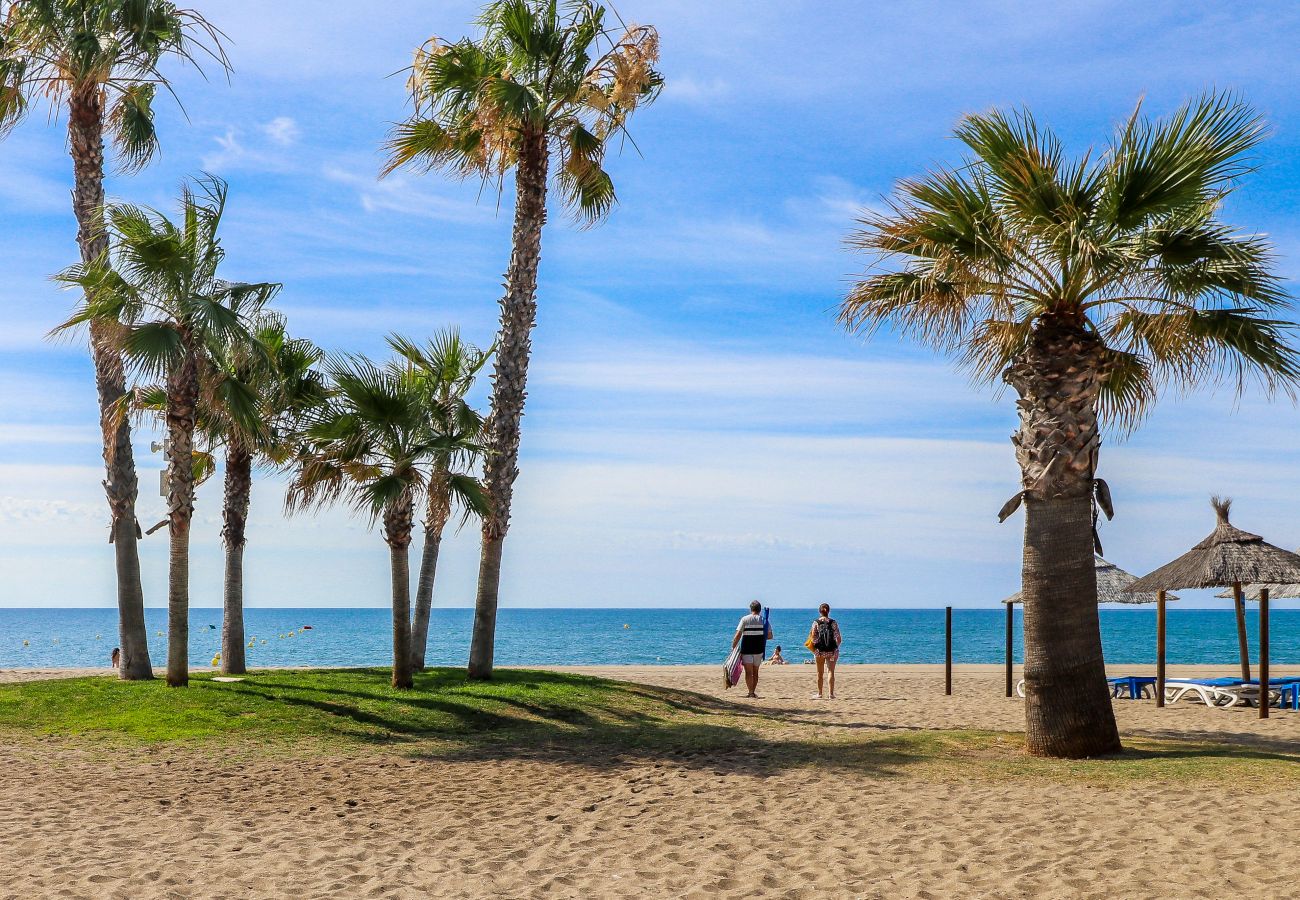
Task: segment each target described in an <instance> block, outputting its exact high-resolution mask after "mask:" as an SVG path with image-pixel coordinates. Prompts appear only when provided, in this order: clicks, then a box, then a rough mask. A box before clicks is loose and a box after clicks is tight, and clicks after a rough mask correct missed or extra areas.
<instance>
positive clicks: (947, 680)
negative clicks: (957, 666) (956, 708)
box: [943, 606, 952, 694]
mask: <svg viewBox="0 0 1300 900" xmlns="http://www.w3.org/2000/svg"><path fill="white" fill-rule="evenodd" d="M943 644H944V659H943V692H944V693H945V694H951V693H952V607H951V606H947V607H944V613H943Z"/></svg>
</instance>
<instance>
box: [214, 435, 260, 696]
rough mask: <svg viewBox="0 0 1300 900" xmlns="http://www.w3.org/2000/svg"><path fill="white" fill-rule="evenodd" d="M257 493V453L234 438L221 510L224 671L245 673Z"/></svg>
mask: <svg viewBox="0 0 1300 900" xmlns="http://www.w3.org/2000/svg"><path fill="white" fill-rule="evenodd" d="M252 492H253V454H252V453H250V452H249V450H248V448H247V447H246V446H245V445H244V443H243V441H240V440H238V439H234V440H232V441H230V445H229V448H228V449H227V450H226V483H225V498H224V502H223V506H222V510H221V517H222V523H223V524H222V528H221V539H222V541H223V542H224V543H225V545H226V577H225V584H224V586H223V587H224V590H223V592H222V593H223V598H222V599H223V603H222V605H223V606H224V609H223V615H222V621H221V671H222V672H223V673H224V674H226V675H242V674H244V673H245V672H246V671H248V669H247V664H246V662H245V658H244V543H245V540H244V535H245V531H246V529H247V525H248V505H249V499H250V497H251V495H252Z"/></svg>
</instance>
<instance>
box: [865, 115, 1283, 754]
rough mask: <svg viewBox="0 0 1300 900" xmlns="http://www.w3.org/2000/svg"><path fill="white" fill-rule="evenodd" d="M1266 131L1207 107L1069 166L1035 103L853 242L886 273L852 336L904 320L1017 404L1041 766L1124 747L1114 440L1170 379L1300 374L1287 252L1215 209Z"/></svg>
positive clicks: (1032, 729) (983, 125)
mask: <svg viewBox="0 0 1300 900" xmlns="http://www.w3.org/2000/svg"><path fill="white" fill-rule="evenodd" d="M1264 131H1265V128H1264V123H1263V122H1262V121H1261V120H1260V119H1259V118H1258V117H1257V116H1256V115H1255V114H1254V113H1253V112H1252V111H1251V110H1250V109H1249V108H1247V107H1246V106H1244V105H1243V104H1242V103H1241V102H1239V101H1238V100H1236V99H1234V98H1232V97H1228V96H1219V95H1214V94H1208V95H1205V96H1203V97H1201V98H1199V99H1196V100H1193V101H1190V102H1188V103H1186V104H1185V105H1183V106H1182V107H1181V108H1180V109H1179V110H1178V111H1177V112H1176V113H1174V115H1172V116H1170V117H1168V118H1165V119H1160V120H1154V121H1153V120H1150V119H1147V118H1145V117H1143V116H1142V115H1141V110H1140V109H1139V110H1137V111H1135V112H1134V114H1133V115H1132V116H1131V117H1130V118H1129V119H1128V120H1127V121H1126V122H1125V123H1124V124H1123V125H1122V126H1121V127H1120V128H1119V129H1118V130H1117V132H1116V134H1115V136H1114V137H1113V138H1112V139H1111V140H1110V142H1109V144H1108V146H1107V148H1106V150H1105V152H1103V153H1101V154H1099V155H1096V154H1093V153H1088V154H1085V155H1083V156H1082V157H1076V158H1069V157H1067V156H1066V154H1065V152H1064V150H1063V149H1062V146H1061V142H1060V141H1059V140H1058V139H1057V137H1056V136H1055V135H1054V134H1053V133H1052V132H1051V131H1050V130H1048V129H1045V128H1042V127H1040V126H1039V125H1038V124H1037V123H1036V122H1035V120H1034V119H1033V117H1032V116H1031V115H1030V114H1029V113H1028V112H1019V113H1015V114H1010V115H1008V114H1004V113H1001V112H991V113H988V114H985V115H973V116H968V117H966V118H964V119H963V120H962V121H961V122H960V124H959V125H958V127H957V129H956V135H957V137H958V139H959V140H961V141H962V142H963V143H964V144H965V145H966V147H967V148H968V149H969V150H970V152H971V154H972V155H971V157H970V158H969V159H968V160H967V161H966V162H965V164H964V165H963V166H962V167H961V168H959V169H957V170H946V169H941V170H938V171H934V172H931V173H929V174H927V175H926V176H925V177H923V178H920V179H916V180H910V181H904V182H902V183H901V184H900V185H899V186H898V189H897V192H896V194H895V197H894V199H893V200H892V201H891V204H890V207H889V209H888V210H887V211H884V212H868V213H866V214H865V215H864V216H863V218H862V220H861V221H862V225H863V228H862V229H861V230H860V231H858V232H857V233H855V234H854V235H853V237H852V239H851V240H852V243H853V244H855V245H856V246H858V247H859V248H862V249H865V250H869V251H873V252H874V253H876V254H879V259H880V261H881V263H882V264H881V265H879V267H878V268H877V269H876V270H875V271H874V272H873V273H871V274H869V276H867V277H865V278H864V279H863V280H862V281H860V282H859V283H858V284H857V285H856V286H855V287H854V288H853V290H852V291H851V292H850V293H849V295H848V297H847V298H846V299H845V300H844V302H843V306H842V308H841V311H840V318H841V320H842V321H843V322H844V324H845V325H846V326H847V327H848V328H850V329H852V330H855V331H860V332H865V333H870V332H872V331H874V330H875V329H876V328H878V327H881V326H884V325H888V326H891V327H893V328H894V329H896V330H897V331H898V332H899V333H902V334H906V335H910V336H912V337H913V338H916V339H918V340H920V341H921V342H923V343H926V344H928V345H930V346H932V347H935V348H937V349H939V350H942V351H944V352H947V353H950V354H952V355H954V356H956V357H957V358H958V359H959V360H960V362H961V363H962V364H964V365H965V366H966V367H967V368H968V369H969V370H970V371H971V372H972V373H973V374H974V375H975V376H976V377H977V378H978V379H980V380H983V381H986V382H991V381H994V380H995V379H997V378H999V377H1000V378H1001V379H1002V380H1003V381H1004V382H1006V383H1007V384H1009V385H1011V387H1013V388H1014V389H1015V390H1016V393H1017V394H1018V395H1019V397H1020V399H1019V400H1018V401H1017V403H1016V407H1017V409H1018V411H1019V415H1020V427H1019V430H1018V431H1017V432H1016V433H1015V434H1014V435H1013V436H1012V439H1011V440H1012V443H1013V444H1014V445H1015V450H1016V460H1017V462H1018V463H1019V464H1020V471H1021V491H1020V492H1019V493H1018V494H1017V495H1016V496H1015V497H1013V498H1012V500H1011V501H1009V502H1008V503H1007V505H1006V506H1005V507H1004V508H1003V510H1002V512H1001V514H1000V516H999V518H1001V519H1005V518H1006V517H1007V516H1009V515H1010V514H1011V513H1012V512H1014V511H1015V509H1016V508H1017V507H1018V506H1019V505H1021V504H1023V505H1024V508H1025V541H1024V560H1023V572H1022V576H1023V585H1022V590H1023V597H1024V612H1025V688H1026V697H1027V699H1026V704H1025V716H1026V725H1027V728H1026V731H1027V737H1028V748H1029V751H1030V752H1031V753H1034V754H1038V755H1046V756H1060V757H1084V756H1095V755H1098V754H1104V753H1111V752H1114V751H1117V750H1118V749H1120V741H1119V734H1118V731H1117V729H1116V726H1115V718H1114V713H1113V710H1112V709H1111V703H1110V699H1109V696H1108V693H1107V690H1106V680H1105V671H1104V668H1103V659H1102V648H1101V638H1100V632H1099V628H1098V619H1097V592H1096V578H1095V574H1094V567H1093V551H1094V540H1095V536H1096V531H1095V522H1096V506H1095V505H1094V504H1097V505H1100V507H1101V509H1102V510H1103V511H1104V512H1106V513H1107V515H1109V514H1110V493H1109V489H1108V488H1106V485H1105V483H1104V482H1102V481H1100V480H1099V479H1097V477H1096V472H1097V456H1098V449H1099V447H1100V443H1101V434H1100V429H1101V427H1102V426H1103V425H1105V426H1111V427H1114V428H1116V429H1118V430H1120V431H1121V432H1124V431H1127V430H1130V429H1132V428H1134V427H1136V425H1137V424H1138V423H1139V422H1140V420H1141V419H1142V417H1143V415H1144V414H1145V413H1146V412H1147V411H1148V410H1149V409H1150V408H1151V407H1152V405H1153V403H1154V402H1155V400H1156V398H1157V396H1158V394H1159V392H1160V390H1161V389H1162V388H1165V387H1179V388H1191V387H1193V386H1199V385H1202V384H1204V383H1206V382H1210V381H1215V380H1217V379H1218V378H1220V377H1222V376H1224V375H1225V374H1226V375H1229V376H1231V378H1232V380H1233V381H1234V382H1235V386H1236V387H1237V389H1238V390H1240V389H1241V388H1242V387H1243V385H1244V382H1245V381H1246V380H1247V379H1248V378H1250V377H1257V378H1258V379H1259V380H1260V381H1262V382H1263V383H1264V384H1265V385H1266V386H1267V387H1268V388H1270V389H1272V388H1273V387H1275V386H1282V387H1289V386H1290V385H1292V384H1294V383H1295V381H1296V379H1297V377H1298V376H1300V357H1298V356H1297V351H1296V349H1295V348H1294V347H1293V346H1292V345H1291V344H1290V343H1289V342H1288V340H1289V332H1290V328H1291V326H1290V324H1289V323H1285V322H1282V321H1277V320H1274V319H1270V318H1268V315H1269V313H1270V312H1271V311H1277V310H1280V309H1282V308H1283V307H1284V306H1285V305H1286V304H1287V302H1288V301H1287V297H1286V294H1285V293H1284V292H1283V290H1282V288H1281V285H1280V283H1279V280H1278V277H1277V275H1276V274H1275V272H1274V271H1273V268H1272V262H1273V257H1272V251H1271V250H1270V248H1269V245H1268V244H1267V243H1266V242H1265V241H1264V240H1262V239H1261V238H1259V237H1257V236H1254V235H1244V234H1240V233H1238V232H1236V231H1234V230H1233V229H1232V228H1230V227H1229V226H1227V225H1225V224H1223V223H1222V222H1221V221H1220V220H1219V218H1218V214H1219V210H1220V207H1221V205H1222V203H1223V200H1224V197H1225V196H1226V195H1227V194H1228V192H1229V191H1230V190H1231V189H1232V188H1233V186H1234V184H1235V183H1236V182H1237V180H1238V179H1239V177H1240V176H1241V175H1242V174H1244V173H1245V172H1246V171H1247V168H1246V166H1245V164H1244V163H1243V155H1244V154H1245V153H1247V152H1248V151H1250V150H1251V149H1252V148H1254V147H1255V146H1256V145H1257V144H1258V143H1259V142H1260V140H1261V139H1262V137H1263V135H1264Z"/></svg>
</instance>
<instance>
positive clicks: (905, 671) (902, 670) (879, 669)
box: [0, 663, 1300, 684]
mask: <svg viewBox="0 0 1300 900" xmlns="http://www.w3.org/2000/svg"><path fill="white" fill-rule="evenodd" d="M362 668H375V667H374V666H331V665H320V666H266V667H258V668H254V669H251V670H250V673H249V676H250V677H256V675H257V673H258V672H277V671H288V670H294V669H362ZM380 668H382V667H380ZM435 668H448V667H445V666H435ZM451 668H459V667H451ZM499 668H502V669H530V670H536V671H541V672H570V673H573V674H575V675H591V676H594V677H602V676H604V675H609V676H611V677H617V678H623V679H629V680H637V676H638V674H640V673H644V674H645V675H646V676H647V677H649V678H651V679H653V678H654V677H656V676H663V675H671V674H675V675H683V676H687V675H698V676H699V677H700V678H701V679H702V680H704V681H706V682H708V683H710V684H711V683H712V681H715V680H717V679H716V678H715V676H717V675H718V673H719V671H720V669H721V664H720V663H719V664H718V665H675V664H674V665H648V664H646V663H615V664H601V665H590V666H555V665H542V664H538V665H527V664H522V665H509V666H500V667H499ZM773 668H775V667H773ZM782 668H783V670H785V671H794V670H808V671H809V672H810V673H811V671H812V666H809V665H802V664H797V663H796V664H791V665H788V666H784V667H782ZM1022 668H1023V667H1022V666H1021V665H1020V664H1019V663H1017V664H1016V666H1015V668H1014V669H1013V671H1014V673H1015V677H1016V678H1017V679H1019V678H1020V677H1021V674H1022ZM1106 668H1107V674H1108V675H1110V676H1111V677H1118V676H1121V675H1154V674H1155V664H1154V663H1153V664H1151V665H1124V664H1122V663H1120V664H1115V665H1111V666H1107V667H1106ZM766 670H767V669H766V668H765V671H766ZM190 671H191V673H194V674H212V673H215V672H216V670H215V669H213V668H212V667H210V666H203V667H191V669H190ZM837 671H838V672H840V673H842V674H843V675H846V676H858V677H861V676H870V675H871V674H872V673H873V672H874V673H877V674H880V675H890V676H899V675H917V676H926V675H929V676H933V677H935V678H936V679H942V678H943V671H944V667H943V664H942V663H937V664H936V663H845V664H842V665H840V666H839V667H838V669H837ZM952 671H953V674H954V675H957V676H990V675H1001V674H1002V672H1003V671H1004V668H1003V667H1002V666H1001V665H995V664H991V663H954V664H953V667H952ZM163 672H164V670H163V669H162V668H159V669H157V670H156V673H157V675H158V676H159V677H161V676H162V675H163ZM1234 672H1235V665H1234V664H1232V663H1223V664H1221V665H1171V666H1169V667H1168V674H1169V677H1171V678H1174V677H1190V678H1200V677H1211V676H1218V675H1225V674H1227V675H1231V674H1233V673H1234ZM112 674H113V670H112V669H109V668H107V667H104V668H91V667H85V666H68V667H59V666H45V667H41V668H8V669H3V668H0V684H13V683H18V682H24V681H39V680H42V679H46V678H83V677H88V676H96V675H112ZM1272 674H1273V675H1274V676H1279V675H1289V674H1300V665H1297V664H1291V665H1286V664H1283V665H1275V666H1273V670H1272Z"/></svg>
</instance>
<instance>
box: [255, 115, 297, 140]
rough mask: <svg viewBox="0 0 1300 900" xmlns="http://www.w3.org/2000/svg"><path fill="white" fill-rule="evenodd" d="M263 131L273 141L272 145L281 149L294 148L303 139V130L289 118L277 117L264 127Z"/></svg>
mask: <svg viewBox="0 0 1300 900" xmlns="http://www.w3.org/2000/svg"><path fill="white" fill-rule="evenodd" d="M262 131H263V132H265V134H266V136H267V137H268V138H270V139H271V143H273V144H278V145H279V146H281V147H289V146H292V145H293V144H296V143H297V142H298V138H300V137H302V129H301V128H299V127H298V123H297V122H295V121H294V120H293V119H291V118H290V117H288V116H276V117H275V118H274V119H272V120H271V121H269V122H267V123H266V124H265V125H263V126H262Z"/></svg>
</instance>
